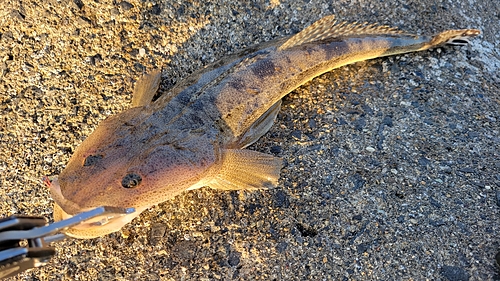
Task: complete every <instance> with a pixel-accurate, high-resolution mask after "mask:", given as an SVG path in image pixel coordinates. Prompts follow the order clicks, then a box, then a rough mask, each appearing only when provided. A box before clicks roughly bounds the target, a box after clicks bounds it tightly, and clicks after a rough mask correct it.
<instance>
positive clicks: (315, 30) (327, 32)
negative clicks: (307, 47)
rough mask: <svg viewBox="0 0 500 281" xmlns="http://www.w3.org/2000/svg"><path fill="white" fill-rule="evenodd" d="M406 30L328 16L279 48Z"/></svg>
mask: <svg viewBox="0 0 500 281" xmlns="http://www.w3.org/2000/svg"><path fill="white" fill-rule="evenodd" d="M404 33H405V32H403V31H401V30H398V29H397V28H393V27H389V26H385V25H378V24H368V23H366V22H365V23H358V22H353V23H348V22H340V23H338V22H337V19H335V15H330V16H326V17H324V18H322V19H320V20H318V21H316V22H315V23H313V24H312V25H310V26H308V27H307V28H305V29H304V30H302V31H301V32H299V33H297V34H295V35H294V36H292V37H291V38H290V39H288V40H287V41H286V42H285V43H283V45H281V46H280V47H279V48H278V49H279V50H285V49H288V48H291V47H295V46H300V45H302V44H305V43H312V42H315V41H322V40H327V39H332V38H338V37H347V36H353V35H356V36H359V35H374V34H385V35H389V34H404Z"/></svg>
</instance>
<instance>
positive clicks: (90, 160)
mask: <svg viewBox="0 0 500 281" xmlns="http://www.w3.org/2000/svg"><path fill="white" fill-rule="evenodd" d="M101 159H102V155H89V156H87V157H86V158H85V161H83V166H84V167H88V166H93V165H95V164H96V163H97V162H99V160H101Z"/></svg>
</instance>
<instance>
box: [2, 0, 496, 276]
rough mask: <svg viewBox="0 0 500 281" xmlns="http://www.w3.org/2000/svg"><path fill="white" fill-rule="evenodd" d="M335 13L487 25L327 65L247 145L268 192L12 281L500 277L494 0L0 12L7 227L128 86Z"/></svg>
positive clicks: (127, 231) (127, 235)
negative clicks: (264, 166)
mask: <svg viewBox="0 0 500 281" xmlns="http://www.w3.org/2000/svg"><path fill="white" fill-rule="evenodd" d="M328 14H336V15H337V16H338V17H339V18H341V19H343V20H349V21H361V22H364V21H367V22H379V23H381V24H387V25H391V26H397V27H400V28H401V29H404V30H407V31H409V32H416V33H434V32H438V31H440V30H443V29H448V28H467V27H469V28H479V29H481V30H482V32H483V34H482V35H481V36H480V37H479V38H477V39H474V40H473V41H472V44H471V45H470V46H466V47H445V48H438V49H434V50H431V51H426V52H421V53H412V54H407V55H401V56H395V57H388V58H383V59H375V60H371V61H366V62H360V63H356V64H354V65H349V66H346V67H343V68H341V69H338V70H335V71H332V72H329V73H326V74H324V75H322V76H320V77H318V78H316V79H314V80H313V81H311V82H309V83H307V84H306V85H304V86H302V87H300V88H299V89H297V90H296V91H294V92H293V93H291V94H290V95H288V96H287V97H286V98H285V99H284V102H283V106H282V110H281V112H280V114H279V115H278V119H277V121H276V123H275V125H274V126H273V127H272V129H271V130H270V132H269V133H267V134H266V135H265V136H264V137H262V138H261V139H260V140H259V141H258V142H257V143H256V144H255V145H253V146H252V147H251V149H254V150H258V151H262V152H266V153H272V154H274V155H276V156H279V157H282V158H283V159H284V162H285V165H284V168H283V170H282V177H281V179H280V183H279V186H278V187H277V188H276V189H273V190H262V191H255V192H236V191H232V192H227V191H218V190H211V189H201V190H196V191H189V192H185V193H184V194H182V195H181V196H179V197H177V198H175V199H174V200H171V201H168V202H165V203H162V204H160V205H159V206H155V207H153V208H151V209H149V210H147V211H145V212H144V213H143V214H142V215H141V216H140V217H138V218H137V219H135V220H134V221H133V222H132V223H130V224H128V225H127V226H126V227H124V228H123V230H122V231H121V232H118V233H114V234H110V235H107V236H105V237H101V238H96V239H91V240H72V239H68V240H65V241H63V242H61V243H58V244H57V245H56V249H57V255H56V256H55V257H54V258H53V259H52V261H51V263H50V264H49V265H47V266H44V267H41V268H39V269H34V270H31V271H29V272H25V273H23V274H20V275H18V276H17V277H16V278H12V280H500V275H499V269H498V267H497V265H496V262H495V255H496V253H497V252H498V251H499V248H500V239H499V235H498V234H499V231H500V223H499V222H500V218H499V211H500V210H499V209H500V203H499V199H498V198H499V197H500V195H499V191H500V134H499V131H500V126H499V122H500V96H499V93H500V89H499V88H500V77H499V74H498V73H499V67H500V53H499V51H498V50H499V49H500V46H499V43H500V36H499V35H498V30H500V21H499V18H500V8H499V6H498V5H496V3H495V1H489V0H476V1H441V0H437V1H423V0H417V1H342V0H341V1H334V3H332V1H326V0H304V1H301V0H290V1H285V0H283V1H279V0H269V1H252V2H250V3H249V1H169V0H167V1H164V2H153V1H149V0H143V1H138V0H137V1H136V0H130V1H121V2H119V1H109V0H103V1H86V0H73V1H71V0H68V1H57V0H40V1H32V0H31V1H19V0H3V1H2V5H1V7H0V91H1V93H2V94H1V95H0V118H1V119H0V187H1V189H0V217H5V216H9V215H12V214H27V215H43V216H46V217H51V214H52V200H51V198H50V196H49V194H48V191H47V189H46V188H45V187H44V186H43V184H42V183H41V178H42V176H44V175H49V176H52V175H57V174H58V173H60V172H61V171H62V169H63V168H64V166H65V164H66V163H67V161H68V159H69V157H70V156H71V154H72V152H73V151H74V149H75V147H76V146H77V145H78V144H79V143H81V142H82V140H84V139H85V137H86V136H88V135H89V134H90V133H91V132H92V131H93V130H94V129H95V127H96V126H97V125H98V124H99V122H100V121H102V120H103V119H105V118H106V117H108V116H110V115H113V114H115V113H118V112H120V111H122V110H124V109H126V108H128V107H129V106H130V99H131V93H132V87H133V84H134V82H135V81H136V80H137V78H138V77H140V75H141V74H142V72H144V71H149V70H151V69H153V68H155V67H162V68H163V76H164V77H163V81H162V86H161V91H162V92H165V91H166V90H167V89H168V88H169V87H171V86H172V85H174V84H175V83H176V82H177V81H179V80H181V79H182V78H185V77H187V76H188V75H189V74H190V73H192V72H193V71H195V70H197V69H199V68H200V67H203V66H205V65H207V64H209V63H211V62H213V61H215V60H216V59H218V58H220V57H223V56H225V55H228V54H230V53H234V52H235V51H237V50H240V49H243V48H245V47H246V46H250V45H252V44H255V43H259V42H264V41H268V40H271V39H273V38H277V37H281V36H284V35H288V34H293V33H295V32H297V31H299V30H301V29H302V28H304V27H305V26H307V25H309V24H310V23H312V22H314V21H315V20H317V19H319V18H321V17H323V16H325V15H328Z"/></svg>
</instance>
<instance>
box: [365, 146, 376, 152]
mask: <svg viewBox="0 0 500 281" xmlns="http://www.w3.org/2000/svg"><path fill="white" fill-rule="evenodd" d="M365 150H366V151H368V152H375V148H373V147H371V146H367V147H366V148H365Z"/></svg>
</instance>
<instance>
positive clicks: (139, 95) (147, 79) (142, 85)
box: [132, 69, 161, 107]
mask: <svg viewBox="0 0 500 281" xmlns="http://www.w3.org/2000/svg"><path fill="white" fill-rule="evenodd" d="M160 82H161V70H158V69H157V70H155V71H153V72H151V73H149V74H144V75H143V76H142V77H141V79H139V80H138V81H137V82H136V83H135V87H134V95H133V96H132V106H133V107H137V106H144V105H146V104H149V103H151V101H152V100H153V97H154V95H155V94H156V92H157V91H158V88H159V87H160Z"/></svg>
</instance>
